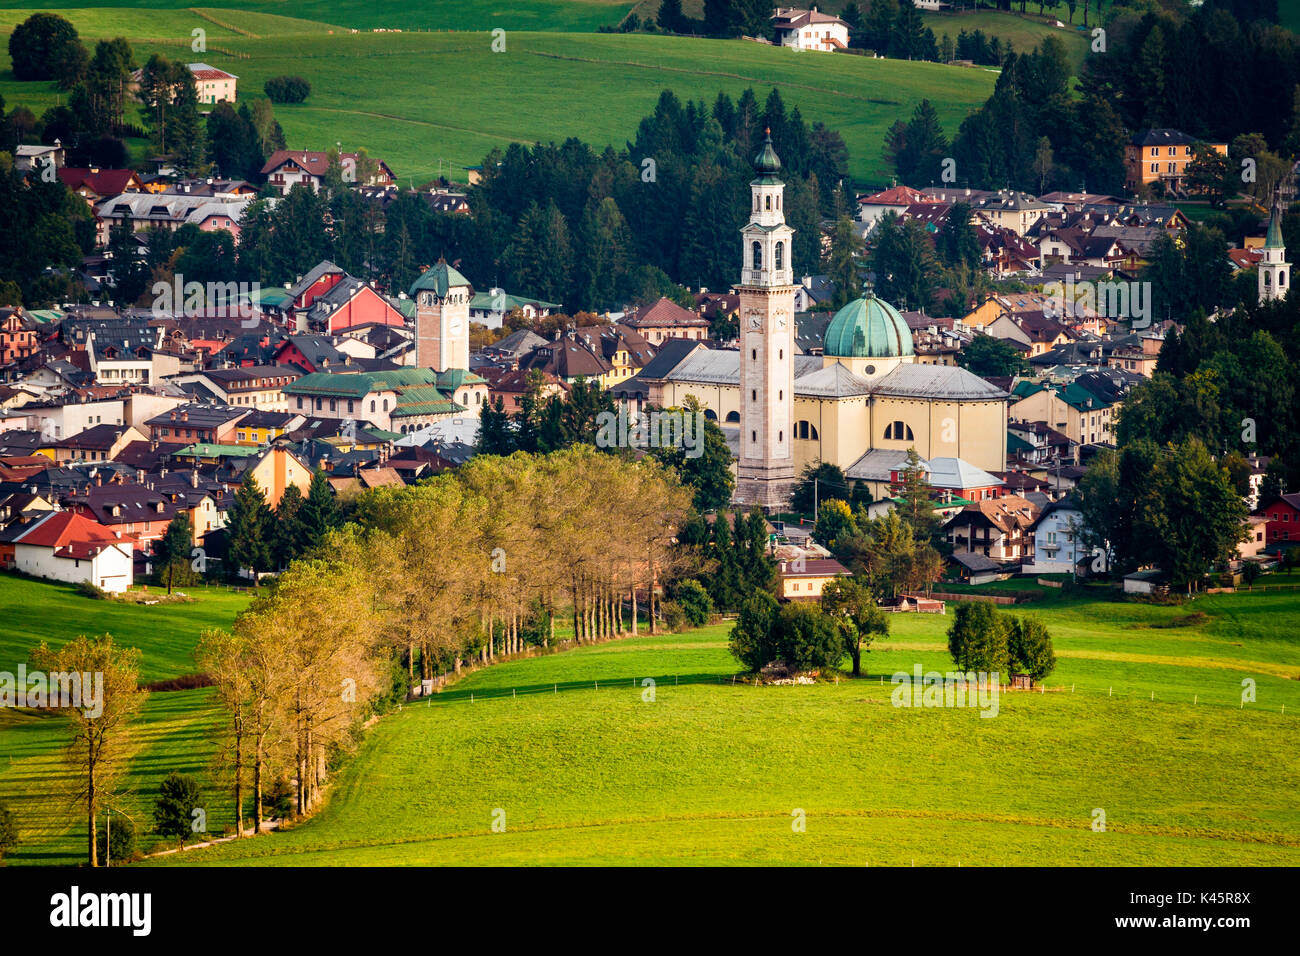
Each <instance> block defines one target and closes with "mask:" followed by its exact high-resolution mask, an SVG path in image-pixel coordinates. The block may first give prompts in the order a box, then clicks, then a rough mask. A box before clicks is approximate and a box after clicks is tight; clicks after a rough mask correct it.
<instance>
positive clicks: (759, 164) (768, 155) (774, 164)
mask: <svg viewBox="0 0 1300 956" xmlns="http://www.w3.org/2000/svg"><path fill="white" fill-rule="evenodd" d="M780 171H781V158H780V157H779V156H777V155H776V150H775V149H773V148H772V131H771V130H770V129H769V130H767V135H766V137H765V138H764V139H763V149H762V151H761V152H759V154H758V155H757V156H755V157H754V172H756V173H758V174H759V175H760V176H775V175H776V174H777V173H779V172H780Z"/></svg>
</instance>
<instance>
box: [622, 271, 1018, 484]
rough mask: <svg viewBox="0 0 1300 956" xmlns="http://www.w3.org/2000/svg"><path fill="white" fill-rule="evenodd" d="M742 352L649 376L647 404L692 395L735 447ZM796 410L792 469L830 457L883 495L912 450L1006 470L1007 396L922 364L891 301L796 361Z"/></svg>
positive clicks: (871, 299) (875, 302) (691, 359)
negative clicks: (821, 350) (818, 348)
mask: <svg viewBox="0 0 1300 956" xmlns="http://www.w3.org/2000/svg"><path fill="white" fill-rule="evenodd" d="M740 381H741V379H740V353H739V352H738V351H732V350H716V349H714V350H710V349H698V350H696V351H694V352H692V353H690V354H688V355H687V356H686V357H685V358H684V359H683V360H682V361H681V362H679V363H678V364H677V365H676V366H675V367H673V368H672V369H669V370H663V369H660V370H658V371H657V377H656V378H654V379H650V380H648V382H647V384H648V385H649V387H650V402H651V403H652V404H655V405H659V406H660V407H668V406H680V405H682V404H683V403H684V402H685V401H686V398H687V396H694V397H695V398H696V399H698V400H699V402H700V403H701V405H703V407H704V408H705V409H706V412H705V414H707V415H709V416H710V417H712V418H715V419H716V420H717V421H718V422H719V424H720V425H721V426H722V427H723V430H724V432H725V433H727V435H728V439H729V440H730V441H731V442H732V444H733V448H734V447H738V446H739V443H740V441H741V438H742V436H740V435H739V434H738V431H739V425H740V419H741V405H742V403H743V402H746V401H749V402H753V401H756V400H758V396H757V395H756V394H742V391H741V385H740ZM793 393H794V394H793V403H792V409H791V413H790V422H791V438H792V440H793V451H794V459H795V467H796V469H799V470H801V469H803V467H804V466H805V465H808V464H811V463H814V462H817V461H825V462H830V463H832V464H835V465H838V466H839V467H840V468H841V469H843V470H844V473H845V474H846V475H847V476H848V477H849V478H850V479H856V480H860V481H865V482H867V484H868V486H869V487H870V488H871V491H872V494H873V495H875V496H877V497H880V496H881V495H883V494H885V493H887V492H888V487H889V484H890V482H891V480H892V478H893V475H894V474H895V473H896V472H897V471H898V469H899V466H900V465H901V463H902V462H903V461H905V460H906V457H907V450H908V449H909V448H915V449H916V451H917V453H918V454H919V455H920V456H921V458H923V459H931V458H960V459H962V460H963V461H966V462H967V463H969V464H971V465H973V466H975V467H976V468H980V469H983V470H984V471H990V472H1000V471H1004V470H1005V468H1006V455H1007V447H1006V444H1007V427H1006V426H1007V400H1008V397H1009V396H1008V395H1007V393H1006V392H1004V391H1002V390H1001V389H999V388H997V387H996V386H994V385H992V384H990V383H989V382H986V381H985V380H984V379H982V378H980V377H978V376H977V375H974V374H972V373H971V372H968V371H966V370H965V369H962V368H955V367H949V366H941V365H923V364H920V363H918V361H917V357H916V353H915V350H914V349H913V346H912V334H911V331H910V330H909V329H908V327H907V322H906V321H905V320H904V319H903V317H902V316H901V315H899V313H898V311H897V310H896V309H895V308H894V307H893V306H891V305H890V304H889V303H887V302H884V301H883V300H881V299H878V298H876V297H875V296H873V295H870V294H868V295H866V296H864V297H862V298H860V299H856V300H855V301H853V302H850V303H849V304H848V305H846V306H845V307H844V308H842V309H840V310H839V312H837V313H836V315H835V317H834V318H833V319H832V320H831V322H830V325H828V326H827V328H826V334H825V339H824V347H823V354H822V355H796V356H795V357H794V389H793Z"/></svg>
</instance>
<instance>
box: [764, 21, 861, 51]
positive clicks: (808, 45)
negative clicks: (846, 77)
mask: <svg viewBox="0 0 1300 956" xmlns="http://www.w3.org/2000/svg"><path fill="white" fill-rule="evenodd" d="M832 40H838V41H839V42H840V43H841V44H842V45H843V46H848V45H849V31H848V28H847V27H845V26H844V25H843V24H839V23H810V24H807V25H806V26H802V27H800V28H799V29H797V30H785V31H783V32H782V33H781V45H782V46H788V47H792V48H794V49H796V50H818V51H821V52H830V51H831V50H834V49H835V45H834V44H833V43H832V42H831V41H832Z"/></svg>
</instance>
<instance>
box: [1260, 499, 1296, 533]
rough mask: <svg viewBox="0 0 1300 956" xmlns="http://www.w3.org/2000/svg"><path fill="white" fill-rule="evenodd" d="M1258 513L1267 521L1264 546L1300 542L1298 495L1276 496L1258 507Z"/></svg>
mask: <svg viewBox="0 0 1300 956" xmlns="http://www.w3.org/2000/svg"><path fill="white" fill-rule="evenodd" d="M1258 513H1259V514H1261V515H1263V516H1264V517H1265V518H1267V519H1268V524H1267V525H1266V526H1265V543H1266V544H1269V545H1272V544H1280V543H1284V542H1287V541H1300V493H1294V492H1293V493H1292V494H1289V495H1277V496H1276V497H1274V498H1271V499H1269V500H1268V501H1265V502H1264V503H1263V504H1262V505H1260V507H1259V511H1258Z"/></svg>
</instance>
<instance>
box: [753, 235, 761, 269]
mask: <svg viewBox="0 0 1300 956" xmlns="http://www.w3.org/2000/svg"><path fill="white" fill-rule="evenodd" d="M751 248H752V249H753V251H754V254H753V265H752V268H753V269H755V270H758V269H761V268H763V246H762V245H761V244H760V243H758V242H755V243H754V245H753V246H752V247H751Z"/></svg>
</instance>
